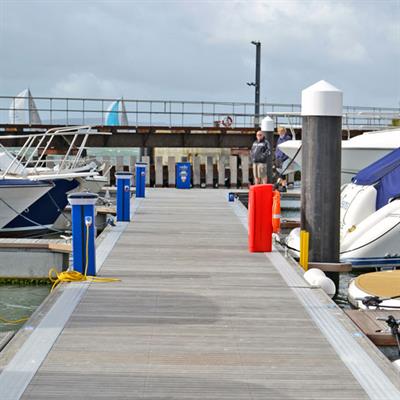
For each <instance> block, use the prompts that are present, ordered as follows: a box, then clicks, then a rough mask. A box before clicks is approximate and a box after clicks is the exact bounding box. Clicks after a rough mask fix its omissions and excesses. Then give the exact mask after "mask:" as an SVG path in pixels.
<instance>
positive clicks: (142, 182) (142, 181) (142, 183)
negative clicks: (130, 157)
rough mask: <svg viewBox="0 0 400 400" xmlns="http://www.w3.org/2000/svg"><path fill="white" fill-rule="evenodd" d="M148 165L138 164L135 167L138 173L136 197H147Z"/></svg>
mask: <svg viewBox="0 0 400 400" xmlns="http://www.w3.org/2000/svg"><path fill="white" fill-rule="evenodd" d="M146 167H147V164H146V163H143V162H140V163H139V162H138V163H136V165H135V172H136V197H145V190H146Z"/></svg>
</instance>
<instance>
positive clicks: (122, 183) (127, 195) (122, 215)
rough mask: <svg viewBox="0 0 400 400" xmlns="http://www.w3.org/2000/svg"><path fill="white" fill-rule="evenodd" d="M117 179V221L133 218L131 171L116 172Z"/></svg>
mask: <svg viewBox="0 0 400 400" xmlns="http://www.w3.org/2000/svg"><path fill="white" fill-rule="evenodd" d="M115 178H116V179H117V221H123V222H129V221H130V220H131V218H130V217H131V207H130V204H131V178H132V174H131V173H130V172H124V171H120V172H117V173H116V174H115Z"/></svg>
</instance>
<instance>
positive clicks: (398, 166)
mask: <svg viewBox="0 0 400 400" xmlns="http://www.w3.org/2000/svg"><path fill="white" fill-rule="evenodd" d="M352 182H353V183H355V184H357V185H374V187H375V189H376V190H377V192H378V193H377V197H376V209H377V210H379V209H380V208H381V207H383V206H384V205H386V204H387V203H388V202H389V200H390V199H391V198H393V197H399V196H400V148H398V149H396V150H393V151H392V152H391V153H389V154H387V155H386V156H384V157H382V158H381V159H379V160H378V161H375V162H374V163H372V164H371V165H369V166H368V167H366V168H364V169H362V170H361V171H360V172H359V173H358V174H357V175H355V176H354V177H353V179H352Z"/></svg>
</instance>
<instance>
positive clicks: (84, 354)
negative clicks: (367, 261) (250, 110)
mask: <svg viewBox="0 0 400 400" xmlns="http://www.w3.org/2000/svg"><path fill="white" fill-rule="evenodd" d="M269 260H270V259H268V258H266V257H265V255H263V254H249V253H248V251H247V234H246V232H245V230H244V229H243V227H242V225H241V223H240V221H239V219H238V218H237V217H236V216H235V215H234V214H233V212H232V209H231V208H230V207H228V205H227V202H226V200H225V198H224V197H223V195H222V193H221V192H219V191H215V190H190V191H178V190H166V189H160V190H154V191H151V192H150V193H149V195H148V198H146V199H145V200H144V201H143V203H142V204H141V207H140V208H139V210H138V213H137V214H136V215H135V220H134V222H133V223H131V224H130V225H129V226H128V227H127V229H126V230H125V232H124V233H123V234H122V236H121V237H120V239H119V241H118V243H117V244H116V246H115V247H114V249H113V251H112V252H111V254H110V256H109V257H108V259H107V260H106V262H105V264H104V266H103V268H102V270H101V275H102V276H113V277H119V278H121V279H122V281H121V282H119V283H105V284H92V285H91V286H90V288H89V289H88V291H87V292H86V295H85V297H84V298H83V299H82V301H81V303H80V304H79V305H78V307H77V308H76V310H75V312H74V313H73V315H72V317H71V318H70V320H69V322H68V324H67V326H66V327H65V329H64V331H63V332H62V334H61V335H60V336H59V338H58V340H57V342H56V343H55V345H54V347H53V348H52V350H51V352H50V353H49V354H48V356H47V358H46V359H45V361H44V362H43V364H42V365H41V367H40V369H39V371H38V372H37V374H36V375H35V377H34V378H33V380H32V382H31V383H30V385H29V386H28V388H27V389H26V391H25V393H24V395H23V397H22V398H23V399H37V400H46V399H154V400H156V399H157V400H161V399H163V400H171V399H199V400H200V399H202V400H203V399H204V400H206V399H284V400H286V399H291V400H292V399H299V400H300V399H318V400H324V399H330V400H333V399H340V400H345V399H367V398H368V396H367V395H366V393H365V392H364V390H363V389H362V387H361V386H360V384H359V383H358V382H357V380H356V379H355V378H354V377H353V375H352V374H351V373H350V371H349V370H348V369H347V367H346V366H345V364H344V363H343V362H342V360H341V359H340V358H339V357H338V355H337V354H336V352H335V350H334V349H333V348H332V346H331V345H330V344H329V342H328V341H327V340H326V338H325V337H324V336H323V334H322V333H321V332H320V330H319V329H318V328H317V327H316V325H315V323H314V322H313V321H312V319H311V318H310V316H309V314H308V313H307V312H306V310H305V309H304V307H303V306H302V305H301V303H300V302H299V301H298V298H296V296H295V294H294V292H293V290H292V289H290V288H289V287H288V285H287V284H286V283H285V281H284V280H283V279H282V277H281V275H280V274H279V273H278V272H277V270H276V269H275V268H274V267H273V266H272V265H271V262H270V261H269Z"/></svg>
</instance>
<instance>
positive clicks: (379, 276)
mask: <svg viewBox="0 0 400 400" xmlns="http://www.w3.org/2000/svg"><path fill="white" fill-rule="evenodd" d="M347 296H348V299H349V302H350V304H352V305H353V306H354V307H356V308H361V309H378V308H381V309H385V310H387V309H400V271H399V270H394V271H379V272H370V273H367V274H362V275H359V276H358V277H356V278H355V279H353V280H352V281H351V282H350V285H349V288H348V294H347Z"/></svg>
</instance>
